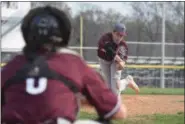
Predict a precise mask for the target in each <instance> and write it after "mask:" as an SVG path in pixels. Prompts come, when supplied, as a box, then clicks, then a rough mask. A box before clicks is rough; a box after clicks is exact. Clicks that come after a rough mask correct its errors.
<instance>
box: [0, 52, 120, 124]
mask: <svg viewBox="0 0 185 124" xmlns="http://www.w3.org/2000/svg"><path fill="white" fill-rule="evenodd" d="M65 51H67V52H65ZM25 63H26V59H25V57H24V56H23V55H19V56H16V57H15V58H14V59H13V60H12V61H10V62H9V63H8V64H7V65H6V66H5V67H4V68H3V70H2V71H1V74H2V76H1V77H2V80H1V88H2V87H3V86H4V84H5V82H6V81H7V80H8V79H10V78H11V77H12V76H13V75H15V73H16V71H17V70H18V69H19V68H20V67H21V66H22V65H24V64H25ZM47 63H48V65H49V68H51V69H53V70H55V71H56V72H58V73H60V74H61V75H64V76H66V77H68V78H69V79H70V80H72V81H73V82H74V83H75V84H76V86H77V87H78V88H79V89H80V92H81V93H82V94H83V95H85V96H86V97H87V99H88V101H89V102H90V103H91V104H92V105H94V106H95V108H96V110H97V112H98V114H99V115H101V116H103V117H105V118H109V117H111V116H112V115H113V114H114V113H115V112H117V111H118V109H119V107H120V106H119V105H120V102H119V100H118V98H117V96H115V95H114V94H113V93H112V92H111V91H110V89H109V88H108V87H107V86H106V85H105V83H104V82H103V81H102V80H101V78H100V77H99V76H98V75H97V74H96V72H95V71H94V70H93V69H91V68H89V67H88V66H87V65H86V63H85V62H84V61H83V60H82V59H81V58H80V57H79V56H77V55H75V54H74V52H73V51H71V50H68V49H63V52H62V53H61V52H60V53H56V54H55V55H53V56H52V57H51V58H50V59H49V60H47ZM26 87H27V86H26V83H23V84H17V85H12V86H11V87H9V88H8V89H7V90H6V92H5V99H6V104H5V105H4V106H3V108H2V120H9V121H10V120H11V121H12V122H13V123H16V122H22V123H25V124H37V123H38V122H43V121H45V120H47V119H52V118H57V117H63V118H66V119H68V120H70V121H72V122H73V121H74V120H75V119H76V114H77V112H78V109H79V106H78V102H77V100H76V97H75V95H74V93H73V92H72V91H71V90H70V89H68V87H66V86H65V85H64V84H63V83H61V82H59V81H57V80H48V81H47V86H46V89H45V90H44V91H43V92H41V93H38V94H37V93H36V91H35V93H33V94H29V93H28V92H26Z"/></svg>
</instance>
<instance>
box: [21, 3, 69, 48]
mask: <svg viewBox="0 0 185 124" xmlns="http://www.w3.org/2000/svg"><path fill="white" fill-rule="evenodd" d="M21 31H22V34H23V38H24V40H25V43H26V47H28V48H29V49H30V50H33V51H34V50H35V49H40V48H42V47H43V46H46V45H47V47H48V46H51V47H64V46H67V45H68V42H69V38H70V34H71V23H70V20H69V18H68V17H67V15H66V14H65V13H64V12H63V11H61V10H58V9H56V8H53V7H49V6H47V7H38V8H35V9H32V10H30V11H29V13H28V14H27V15H26V16H25V17H24V19H23V23H22V25H21Z"/></svg>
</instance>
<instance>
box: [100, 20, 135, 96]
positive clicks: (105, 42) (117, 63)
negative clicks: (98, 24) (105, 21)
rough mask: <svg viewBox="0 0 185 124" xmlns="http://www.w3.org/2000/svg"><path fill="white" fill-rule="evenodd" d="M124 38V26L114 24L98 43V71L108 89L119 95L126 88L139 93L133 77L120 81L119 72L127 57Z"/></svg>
mask: <svg viewBox="0 0 185 124" xmlns="http://www.w3.org/2000/svg"><path fill="white" fill-rule="evenodd" d="M124 36H126V28H125V25H123V24H121V23H118V24H115V26H114V30H113V31H112V32H109V33H106V34H104V35H103V36H102V37H101V38H100V40H99V42H98V51H97V53H98V57H99V61H100V69H101V71H102V72H103V75H104V77H105V80H106V82H107V83H108V86H109V88H110V89H111V90H112V91H113V92H114V93H115V94H119V93H120V92H121V91H123V90H125V88H126V87H127V86H129V87H131V88H132V89H134V90H135V92H136V93H138V92H139V87H138V86H137V84H136V83H135V82H134V80H133V77H132V76H131V75H128V76H127V77H126V79H122V80H121V72H122V70H123V69H124V68H125V64H126V61H127V58H128V57H127V56H128V47H127V44H126V42H125V41H124Z"/></svg>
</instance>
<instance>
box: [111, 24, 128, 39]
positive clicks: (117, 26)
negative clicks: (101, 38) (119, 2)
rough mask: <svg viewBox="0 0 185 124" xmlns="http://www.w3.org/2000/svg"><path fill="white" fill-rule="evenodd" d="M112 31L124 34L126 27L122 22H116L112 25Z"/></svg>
mask: <svg viewBox="0 0 185 124" xmlns="http://www.w3.org/2000/svg"><path fill="white" fill-rule="evenodd" d="M113 31H115V32H118V33H120V35H123V36H125V35H126V27H125V25H124V24H121V23H116V24H115V25H114V29H113Z"/></svg>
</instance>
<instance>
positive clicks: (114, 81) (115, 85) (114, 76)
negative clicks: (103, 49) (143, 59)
mask: <svg viewBox="0 0 185 124" xmlns="http://www.w3.org/2000/svg"><path fill="white" fill-rule="evenodd" d="M121 72H122V71H121V70H117V68H116V63H115V62H113V63H112V64H111V85H112V87H111V89H112V91H113V92H114V93H115V94H119V83H120V79H121Z"/></svg>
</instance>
